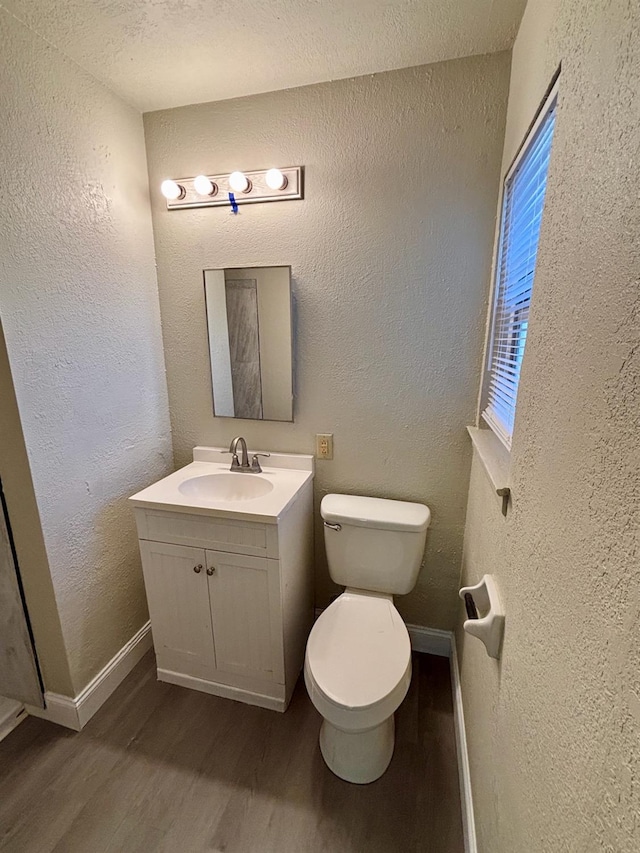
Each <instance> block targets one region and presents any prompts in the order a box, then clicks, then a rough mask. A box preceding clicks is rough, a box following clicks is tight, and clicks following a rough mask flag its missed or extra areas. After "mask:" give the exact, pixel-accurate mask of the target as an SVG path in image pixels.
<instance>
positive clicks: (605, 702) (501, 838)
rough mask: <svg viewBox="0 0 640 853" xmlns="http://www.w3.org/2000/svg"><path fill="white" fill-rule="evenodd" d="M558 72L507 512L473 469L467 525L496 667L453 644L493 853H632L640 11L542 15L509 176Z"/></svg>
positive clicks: (638, 634)
mask: <svg viewBox="0 0 640 853" xmlns="http://www.w3.org/2000/svg"><path fill="white" fill-rule="evenodd" d="M560 61H562V75H561V78H560V80H561V82H560V102H559V113H558V121H557V129H556V134H555V140H554V148H553V154H552V161H551V169H550V178H549V185H548V191H547V200H546V208H545V214H544V222H543V226H542V236H541V242H540V250H539V256H538V269H537V274H536V282H535V290H534V297H533V308H532V316H531V321H530V326H529V338H528V342H527V350H526V355H525V360H524V366H523V373H522V381H521V389H520V396H519V400H518V416H517V423H516V429H515V434H514V440H513V450H512V455H511V469H512V470H511V476H512V488H513V510H512V512H511V514H510V516H509V517H508V518H507V519H506V520H505V519H503V518H502V516H501V514H500V502H499V500H498V498H497V497H496V496H495V495H494V494H492V491H491V488H490V486H489V483H488V480H487V478H486V475H485V473H484V470H483V469H482V468H481V465H480V463H479V462H478V461H477V460H474V465H473V472H472V478H471V490H470V496H469V506H468V513H467V528H466V536H465V551H464V570H463V571H464V577H465V579H466V580H467V581H473V582H475V581H476V580H477V579H479V577H480V576H481V575H482V574H483V573H484V572H493V573H494V574H495V575H496V576H497V579H498V582H499V584H500V589H501V591H502V594H503V597H504V600H505V605H506V613H507V627H506V634H505V642H504V650H503V655H502V660H501V661H500V662H499V663H496V662H495V661H492V660H490V659H488V658H487V656H486V654H485V653H484V649H483V647H482V646H481V645H480V644H479V643H478V641H477V640H474V639H473V638H471V637H468V638H465V637H463V636H460V637H459V639H460V643H461V649H460V651H461V656H462V687H463V696H464V703H465V713H466V722H467V734H468V737H469V746H470V760H471V770H472V782H473V794H474V798H475V807H476V820H477V826H478V832H479V842H480V845H479V846H480V851H481V853H525V851H526V853H529V851H536V853H545V851H549V853H560V851H563V853H564V851H571V853H596V851H610V853H614V851H615V853H632V851H637V850H638V849H640V823H639V822H638V821H639V818H638V816H639V815H640V771H639V769H638V768H639V767H640V639H639V638H640V564H639V562H638V554H639V553H640V550H639V546H640V515H639V507H640V485H639V479H638V465H639V463H640V455H639V452H638V437H639V435H640V335H639V329H640V277H639V272H638V271H639V270H640V242H639V239H638V235H639V234H640V217H639V213H638V210H639V208H638V197H639V194H640V173H639V172H638V155H639V153H640V122H639V121H638V119H639V117H640V7H638V5H637V3H632V2H614V3H605V2H602V0H598V2H591V3H589V4H585V3H579V2H575V0H571V2H569V0H564V2H560V3H551V2H550V1H549V0H530V3H529V7H528V9H527V11H526V13H525V17H524V21H523V24H522V28H521V31H520V34H519V36H518V39H517V42H516V46H515V50H514V55H513V67H512V85H511V92H510V98H509V110H508V119H507V135H506V147H505V157H504V165H505V167H506V165H507V163H508V162H509V161H510V160H511V158H512V156H513V153H514V152H515V149H516V147H517V145H518V144H519V142H520V140H521V139H522V137H523V135H524V133H525V132H526V128H527V125H528V123H529V121H530V120H531V118H532V115H533V112H534V111H535V109H536V106H537V104H538V103H539V102H540V100H541V98H542V97H543V95H544V92H545V88H546V86H547V85H548V83H549V80H550V78H551V76H552V74H553V72H554V70H555V68H556V67H557V65H558V63H559V62H560Z"/></svg>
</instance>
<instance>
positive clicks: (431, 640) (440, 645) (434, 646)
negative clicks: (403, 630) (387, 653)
mask: <svg viewBox="0 0 640 853" xmlns="http://www.w3.org/2000/svg"><path fill="white" fill-rule="evenodd" d="M407 631H408V632H409V636H410V637H411V648H412V649H413V651H414V652H424V653H425V654H428V655H438V657H442V658H448V657H450V656H451V637H452V634H451V631H441V630H440V629H439V628H424V627H423V626H422V625H407Z"/></svg>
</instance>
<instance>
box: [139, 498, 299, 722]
mask: <svg viewBox="0 0 640 853" xmlns="http://www.w3.org/2000/svg"><path fill="white" fill-rule="evenodd" d="M312 509H313V506H312V487H311V482H309V483H307V484H306V485H305V487H304V488H302V489H301V490H300V491H299V493H298V494H297V495H296V497H295V500H294V501H293V503H292V504H291V505H290V506H289V507H287V509H286V510H285V512H284V513H283V514H282V515H281V516H279V517H278V518H277V519H275V520H274V523H257V522H255V521H253V520H238V519H229V518H224V517H216V516H212V515H203V514H197V513H195V512H188V511H184V512H173V511H163V510H161V509H152V508H148V507H137V508H136V510H135V513H136V522H137V525H138V535H139V540H140V553H141V556H142V567H143V573H144V582H145V587H146V592H147V600H148V604H149V614H150V618H151V631H152V634H153V643H154V647H155V652H156V658H157V666H158V678H159V679H160V680H161V681H168V682H171V683H173V684H179V685H182V686H184V687H191V688H194V689H196V690H202V691H204V692H207V693H213V694H215V695H219V696H225V697H228V698H231V699H236V700H239V701H243V702H248V703H250V704H254V705H261V706H262V707H266V708H272V709H275V710H279V711H284V710H285V709H286V707H287V705H288V704H289V700H290V698H291V694H292V692H293V689H294V687H295V683H296V681H297V678H298V675H299V673H300V670H301V668H302V664H303V662H304V651H305V645H306V640H307V636H308V633H309V631H310V629H311V625H312V622H313V604H312V542H313V533H312Z"/></svg>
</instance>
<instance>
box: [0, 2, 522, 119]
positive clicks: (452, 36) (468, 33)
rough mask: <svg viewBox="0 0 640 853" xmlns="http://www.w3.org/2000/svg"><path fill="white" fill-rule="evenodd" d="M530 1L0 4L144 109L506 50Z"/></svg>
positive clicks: (230, 96) (212, 99)
mask: <svg viewBox="0 0 640 853" xmlns="http://www.w3.org/2000/svg"><path fill="white" fill-rule="evenodd" d="M525 3H526V0H2V4H3V5H4V6H6V7H7V8H8V9H9V10H10V11H12V12H13V13H14V14H15V15H16V16H17V17H18V18H20V19H21V20H23V21H24V22H25V23H26V24H27V25H28V26H30V27H31V28H32V29H34V30H36V31H37V32H38V33H39V34H40V35H42V36H43V37H45V38H46V39H47V40H48V41H50V42H53V44H55V45H56V46H57V47H58V48H59V49H60V50H62V51H63V52H64V53H66V54H67V55H68V56H70V57H71V58H72V59H74V60H75V61H76V62H77V63H78V64H79V65H81V66H82V67H83V68H85V69H86V70H87V71H89V72H90V73H91V74H93V75H94V76H95V77H97V78H98V79H100V80H102V81H103V82H104V83H105V84H106V85H107V86H109V87H110V88H111V89H113V90H114V91H115V92H117V93H118V94H119V95H120V96H121V97H122V98H124V99H125V100H127V101H129V102H130V103H131V104H134V105H135V106H137V107H138V108H139V109H141V110H143V111H147V110H157V109H162V108H165V107H175V106H180V105H183V104H193V103H200V102H203V101H214V100H222V99H225V98H233V97H237V96H240V95H252V94H256V93H258V92H269V91H274V90H277V89H288V88H290V87H293V86H303V85H306V84H309V83H318V82H321V81H325V80H337V79H341V78H344V77H354V76H358V75H362V74H370V73H373V72H375V71H388V70H391V69H394V68H406V67H409V66H411V65H422V64H424V63H429V62H439V61H441V60H444V59H454V58H457V57H461V56H470V55H473V54H479V53H491V52H494V51H498V50H505V49H507V48H509V47H511V45H512V43H513V39H514V37H515V34H516V30H517V27H518V25H519V22H520V18H521V17H522V12H523V10H524V6H525Z"/></svg>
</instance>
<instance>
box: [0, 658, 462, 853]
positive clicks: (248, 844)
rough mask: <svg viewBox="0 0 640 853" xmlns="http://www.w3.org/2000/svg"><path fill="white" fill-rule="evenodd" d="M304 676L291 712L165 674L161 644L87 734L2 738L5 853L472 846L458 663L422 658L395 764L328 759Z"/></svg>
mask: <svg viewBox="0 0 640 853" xmlns="http://www.w3.org/2000/svg"><path fill="white" fill-rule="evenodd" d="M320 722H321V719H320V716H319V715H318V713H317V712H316V711H315V709H314V708H313V706H312V705H311V702H310V701H309V699H308V697H307V695H306V691H305V688H304V684H303V682H302V679H301V680H300V682H299V684H298V686H297V688H296V692H295V695H294V698H293V700H292V703H291V706H290V708H289V710H288V711H287V712H286V714H278V713H276V712H273V711H267V710H264V709H261V708H253V707H251V706H249V705H241V704H239V703H237V702H232V701H231V700H228V699H220V698H217V697H215V696H208V695H206V694H203V693H197V692H195V691H192V690H186V689H184V688H181V687H175V686H173V685H169V684H162V683H159V682H157V681H156V678H155V660H154V658H153V655H152V653H149V654H148V655H147V656H146V657H145V658H144V659H143V660H142V661H141V662H140V664H139V665H138V666H137V667H136V669H135V670H134V671H133V672H132V673H131V675H129V677H128V678H127V679H126V681H125V682H123V684H122V685H121V686H120V688H119V689H118V690H117V691H116V693H114V695H113V696H112V697H111V698H110V699H109V701H108V702H107V703H106V704H105V705H104V706H103V708H102V709H101V710H100V711H99V712H98V713H97V714H96V716H95V717H94V718H93V719H92V720H91V722H90V723H89V724H88V725H87V726H86V728H85V729H84V730H83V731H82V732H80V733H79V734H76V733H74V732H71V731H69V730H66V729H63V728H60V727H59V726H55V725H53V724H52V723H47V722H45V721H44V720H39V719H36V718H35V717H29V718H28V719H27V720H26V721H25V722H24V723H22V725H20V726H19V727H18V728H17V729H16V730H15V731H13V732H12V733H11V734H10V735H9V736H8V737H7V738H6V739H5V740H4V741H3V742H2V743H0V851H10V853H204V852H205V851H207V853H209V852H210V851H217V853H319V851H329V853H396V851H398V853H400V851H402V853H414V851H415V853H463V842H462V825H461V815H460V799H459V791H458V772H457V766H456V750H455V740H454V730H453V711H452V700H451V687H450V680H449V662H448V660H446V659H445V658H438V657H432V656H431V655H414V674H413V680H412V684H411V688H410V691H409V694H408V696H407V698H406V699H405V701H404V703H403V704H402V706H401V708H400V710H399V711H398V713H397V715H396V749H395V753H394V757H393V760H392V762H391V766H390V767H389V770H388V771H387V772H386V774H385V775H384V776H383V777H382V778H381V779H379V780H378V781H377V782H374V783H373V784H371V785H364V786H360V785H350V784H348V783H347V782H343V781H342V780H340V779H338V778H337V777H336V776H334V775H333V774H332V773H331V772H330V771H329V770H328V769H327V768H326V767H325V765H324V762H323V760H322V757H321V755H320V751H319V747H318V732H319V729H320Z"/></svg>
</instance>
